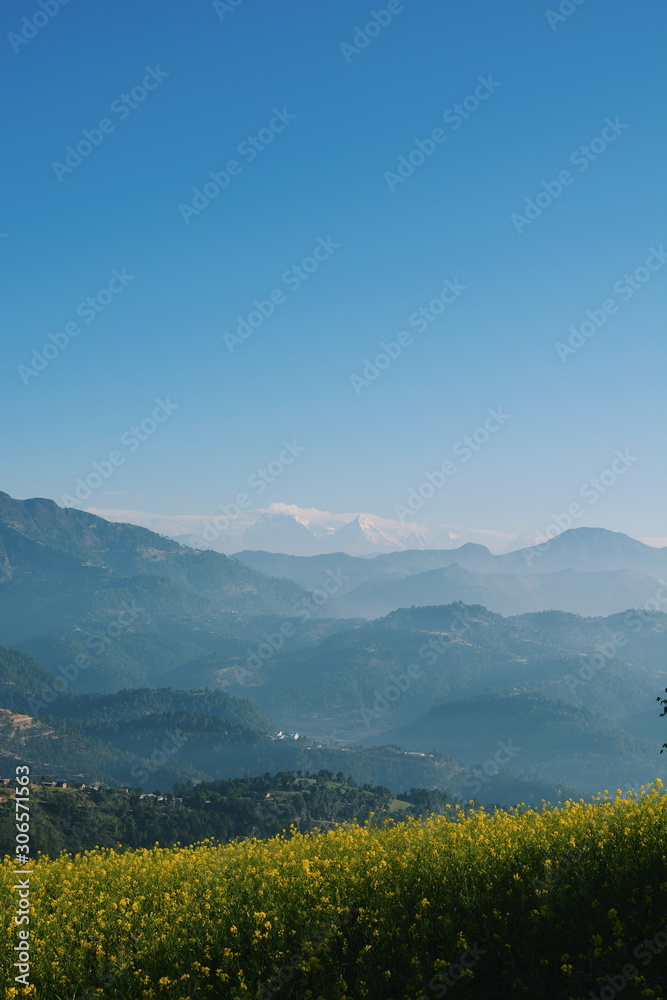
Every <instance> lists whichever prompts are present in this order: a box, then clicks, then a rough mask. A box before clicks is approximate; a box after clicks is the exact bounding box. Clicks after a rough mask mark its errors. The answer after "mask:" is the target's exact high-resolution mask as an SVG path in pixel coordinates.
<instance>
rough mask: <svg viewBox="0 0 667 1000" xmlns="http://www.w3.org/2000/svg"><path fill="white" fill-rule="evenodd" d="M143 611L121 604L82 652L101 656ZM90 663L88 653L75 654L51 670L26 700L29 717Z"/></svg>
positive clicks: (142, 609) (88, 640) (130, 626)
mask: <svg viewBox="0 0 667 1000" xmlns="http://www.w3.org/2000/svg"><path fill="white" fill-rule="evenodd" d="M145 610H146V609H145V608H141V607H139V605H138V604H136V603H135V601H134V600H132V602H131V603H129V604H128V602H127V601H123V603H122V605H121V610H120V611H118V612H116V620H115V621H112V622H109V624H108V625H107V626H106V627H105V628H103V629H101V630H100V631H98V632H93V634H92V635H89V636H88V638H87V639H86V641H85V646H86V649H88V650H89V651H90V653H91V654H92V656H102V654H103V653H105V652H107V650H108V649H109V646H111V645H112V644H113V642H114V641H115V640H116V639H118V638H119V636H121V635H122V634H123V632H125V631H126V630H128V629H133V628H134V626H135V625H136V622H137V619H138V618H139V615H140V614H141V613H142V612H143V611H145ZM92 664H93V660H92V658H91V656H89V655H88V653H77V655H76V656H75V657H74V658H73V660H72V661H71V662H70V663H66V664H65V665H64V666H60V667H58V668H57V669H56V670H54V671H53V673H54V674H55V677H54V679H53V680H52V681H50V682H49V683H47V684H43V685H42V687H41V688H40V689H39V691H38V692H37V694H38V697H37V698H33V697H30V698H28V710H29V712H30V715H33V716H36V715H38V714H39V712H41V711H43V710H44V709H48V707H49V705H51V704H53V702H54V701H55V700H56V698H58V697H59V695H61V694H63V693H64V692H65V691H67V689H68V688H69V687H70V685H71V684H72V683H73V682H74V681H75V680H76V679H77V677H78V676H79V674H80V673H81V671H82V670H87V669H88V668H89V667H91V666H92Z"/></svg>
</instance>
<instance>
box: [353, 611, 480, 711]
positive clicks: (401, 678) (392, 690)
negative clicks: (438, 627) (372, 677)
mask: <svg viewBox="0 0 667 1000" xmlns="http://www.w3.org/2000/svg"><path fill="white" fill-rule="evenodd" d="M469 628H470V622H469V621H467V620H466V619H465V618H464V617H463V616H462V615H460V614H458V613H456V614H455V615H454V624H453V625H451V626H450V628H449V630H448V631H447V632H446V633H445V634H444V635H439V636H438V637H437V638H436V637H435V636H433V637H432V638H431V639H429V641H428V642H427V643H424V645H423V646H420V647H419V650H418V655H419V657H420V659H422V660H424V661H425V662H426V664H427V666H429V667H432V666H434V665H435V664H436V663H437V661H438V659H439V657H440V656H442V655H443V653H445V652H447V651H448V650H449V649H450V648H451V646H452V643H453V642H455V641H456V640H457V639H459V638H461V636H462V635H463V634H464V632H466V631H467V630H468V629H469ZM423 676H424V671H423V670H422V668H421V667H420V666H419V664H417V663H410V664H409V665H408V666H407V667H406V668H405V670H404V671H403V672H402V673H400V674H398V676H395V675H393V674H392V675H391V676H390V678H389V683H388V684H387V685H385V687H384V688H383V690H382V691H374V692H373V696H374V700H373V704H372V708H366V707H364V708H360V709H358V711H359V714H360V715H361V718H362V719H363V721H364V723H365V724H366V725H367V726H370V725H371V724H372V723H375V722H378V720H379V719H381V718H382V717H383V716H384V715H386V713H387V712H389V711H390V709H391V708H392V705H395V704H396V702H397V701H399V700H400V698H401V697H402V696H403V695H404V694H406V693H407V692H408V691H409V690H410V688H411V687H412V684H413V682H414V681H416V680H420V679H421V678H422V677H423Z"/></svg>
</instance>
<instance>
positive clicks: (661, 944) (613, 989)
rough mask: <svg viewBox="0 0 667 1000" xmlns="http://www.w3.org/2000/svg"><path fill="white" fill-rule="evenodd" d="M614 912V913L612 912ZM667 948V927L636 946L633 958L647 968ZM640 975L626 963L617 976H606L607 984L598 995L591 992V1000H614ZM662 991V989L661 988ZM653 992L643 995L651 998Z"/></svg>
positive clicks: (637, 970)
mask: <svg viewBox="0 0 667 1000" xmlns="http://www.w3.org/2000/svg"><path fill="white" fill-rule="evenodd" d="M610 912H613V911H610ZM665 947H667V925H665V927H663V928H661V930H659V931H657V933H656V934H654V935H653V937H652V938H644V940H643V941H640V943H639V944H638V945H636V946H635V948H634V950H633V952H632V956H633V958H636V959H638V960H639V961H640V962H641V964H642V965H643V966H644V967H646V966H647V965H650V964H651V962H652V961H653V959H654V958H655V956H656V955H659V954H661V952H663V951H664V950H665ZM638 975H639V969H638V968H637V967H636V966H635V965H633V964H632V962H626V964H625V965H624V966H623V968H622V969H620V970H619V971H618V972H617V973H616V974H615V975H613V976H610V975H608V974H607V975H606V976H605V977H604V978H605V979H606V980H607V982H606V984H605V985H604V986H603V987H602V989H601V990H599V992H597V993H593V991H592V990H591V991H590V993H589V996H590V998H591V1000H614V997H616V996H618V994H619V993H620V992H621V991H622V990H624V989H625V987H626V986H627V985H628V984H629V983H630V982H631V981H632V980H633V979H636V977H637V976H638ZM659 989H660V987H659ZM651 992H652V991H649V990H645V991H643V993H642V995H644V996H650V993H651Z"/></svg>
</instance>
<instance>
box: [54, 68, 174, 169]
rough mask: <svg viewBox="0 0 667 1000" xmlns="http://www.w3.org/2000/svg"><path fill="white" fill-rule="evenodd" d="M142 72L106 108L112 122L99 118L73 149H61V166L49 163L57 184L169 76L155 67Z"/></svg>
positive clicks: (58, 162) (105, 118)
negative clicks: (63, 154) (62, 154)
mask: <svg viewBox="0 0 667 1000" xmlns="http://www.w3.org/2000/svg"><path fill="white" fill-rule="evenodd" d="M145 70H146V72H145V73H144V75H143V77H142V78H141V80H140V81H139V83H136V84H135V85H134V86H133V87H132V89H131V90H130V91H129V93H126V92H123V93H122V94H120V95H119V96H118V97H116V98H115V99H114V100H113V101H112V102H111V104H110V105H109V111H110V113H111V114H112V115H114V116H115V118H116V120H115V121H114V119H113V118H107V117H104V118H100V120H99V121H98V123H97V125H95V126H93V128H90V129H88V128H84V129H82V130H81V136H82V138H81V139H79V140H78V141H77V142H76V144H75V145H73V146H72V145H70V146H65V156H64V158H63V162H62V163H61V162H60V161H59V160H52V161H51V169H52V170H53V172H54V174H55V175H56V178H57V180H58V182H59V183H60V184H62V182H63V180H64V178H65V177H66V176H68V175H69V174H72V173H74V171H75V170H76V168H77V167H80V166H81V164H82V163H83V161H84V160H85V159H87V158H88V157H89V156H90V155H91V154H92V153H93V152H94V151H95V150H96V149H99V147H100V146H101V145H102V143H103V142H104V140H105V139H106V137H107V136H108V135H111V133H112V132H115V131H116V125H117V124H118V122H124V121H125V120H126V119H127V118H129V117H130V115H131V114H132V112H133V111H134V110H135V108H138V107H139V105H140V104H143V102H144V101H145V100H146V98H147V97H148V95H149V94H150V93H152V92H153V91H154V90H157V88H158V87H159V86H160V84H161V83H162V82H163V81H164V80H166V79H167V77H168V76H170V74H169V73H167V72H166V70H163V69H160V66H159V65H157V66H146V67H145Z"/></svg>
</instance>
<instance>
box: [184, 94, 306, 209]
mask: <svg viewBox="0 0 667 1000" xmlns="http://www.w3.org/2000/svg"><path fill="white" fill-rule="evenodd" d="M295 118H296V115H295V114H294V113H293V112H291V111H288V110H287V108H286V107H285V106H283V107H282V108H274V109H273V113H272V115H271V118H270V119H269V121H268V123H267V124H266V125H265V126H264V127H263V128H261V129H260V130H259V131H258V132H257V133H256V134H255V135H247V136H246V137H245V139H243V140H242V141H241V142H240V143H239V144H238V146H237V147H236V153H237V155H238V156H240V157H243V160H244V161H245V163H252V162H253V160H256V159H257V157H258V156H259V154H260V153H261V152H263V150H265V149H266V148H267V146H270V145H271V143H272V142H273V140H274V139H275V137H276V136H277V135H280V133H281V132H284V131H285V129H286V128H287V126H288V125H289V124H290V122H293V121H294V119H295ZM242 172H243V163H241V162H239V160H235V159H232V160H228V161H227V163H226V164H225V166H224V167H223V169H222V170H209V173H208V176H209V178H210V180H207V181H204V184H203V186H202V187H200V188H199V187H195V188H193V189H192V203H191V204H188V203H187V202H184V201H181V202H179V204H178V211H179V212H180V214H181V218H182V219H183V222H184V223H185V224H186V226H189V225H190V222H191V220H192V218H193V216H194V217H197V216H198V215H201V213H202V212H203V211H204V209H205V208H208V206H209V205H210V204H211V202H212V201H214V199H215V198H217V197H218V195H219V194H220V192H221V191H225V190H226V189H227V188H228V187H229V185H230V184H231V183H232V179H233V178H234V177H239V176H240V175H241V173H242Z"/></svg>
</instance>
